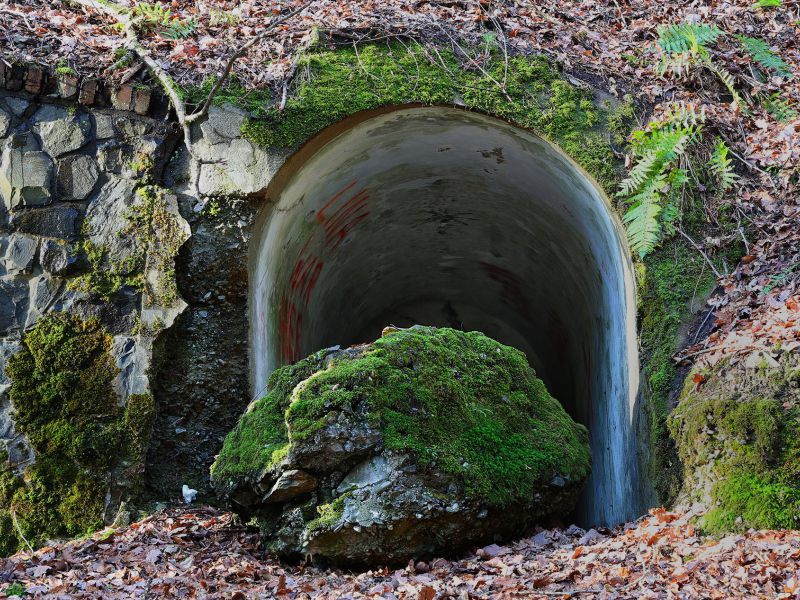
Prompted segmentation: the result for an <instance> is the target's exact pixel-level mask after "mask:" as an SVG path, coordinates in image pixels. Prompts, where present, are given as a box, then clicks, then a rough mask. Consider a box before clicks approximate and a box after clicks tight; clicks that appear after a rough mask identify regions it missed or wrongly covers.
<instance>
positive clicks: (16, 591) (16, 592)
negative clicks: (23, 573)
mask: <svg viewBox="0 0 800 600" xmlns="http://www.w3.org/2000/svg"><path fill="white" fill-rule="evenodd" d="M5 594H6V596H24V595H25V586H24V585H22V584H21V583H12V584H11V585H10V586H8V587H7V588H6V589H5Z"/></svg>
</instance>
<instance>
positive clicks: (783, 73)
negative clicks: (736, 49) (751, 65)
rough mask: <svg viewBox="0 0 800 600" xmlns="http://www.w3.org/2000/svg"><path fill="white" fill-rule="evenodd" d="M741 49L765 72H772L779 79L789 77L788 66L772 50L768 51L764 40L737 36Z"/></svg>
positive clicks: (790, 73)
mask: <svg viewBox="0 0 800 600" xmlns="http://www.w3.org/2000/svg"><path fill="white" fill-rule="evenodd" d="M736 39H738V40H739V41H740V42H741V44H742V48H744V49H745V50H746V51H747V53H748V54H749V55H750V56H751V57H752V58H753V60H754V61H756V62H757V63H758V64H759V65H760V66H761V67H762V68H764V69H766V70H767V71H773V72H774V73H775V74H776V75H778V76H779V77H791V76H792V70H791V68H790V67H789V65H788V64H786V62H785V61H784V60H783V59H782V58H781V57H780V56H778V55H777V54H775V53H774V52H773V51H772V50H770V49H769V44H767V43H766V42H765V41H764V40H760V39H758V38H752V37H747V36H746V35H737V36H736Z"/></svg>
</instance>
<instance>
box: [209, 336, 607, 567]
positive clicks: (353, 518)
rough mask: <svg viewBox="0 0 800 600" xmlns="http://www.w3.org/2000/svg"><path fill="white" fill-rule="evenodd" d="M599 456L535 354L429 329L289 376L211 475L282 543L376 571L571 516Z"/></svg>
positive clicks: (274, 382) (275, 543) (228, 443)
mask: <svg viewBox="0 0 800 600" xmlns="http://www.w3.org/2000/svg"><path fill="white" fill-rule="evenodd" d="M590 461H591V459H590V452H589V445H588V433H587V431H586V429H585V428H584V427H583V426H582V425H579V424H577V423H575V422H574V421H572V420H571V419H570V417H569V416H568V415H567V413H566V412H565V411H564V409H563V408H562V407H561V405H560V404H559V403H558V401H557V400H555V399H554V398H553V397H552V396H550V394H549V393H548V392H547V390H546V388H545V386H544V384H543V383H542V382H541V380H539V379H538V378H536V376H535V373H534V372H533V370H532V369H531V368H530V366H529V365H528V362H527V360H526V358H525V356H524V354H523V353H521V352H519V351H518V350H515V349H513V348H510V347H508V346H504V345H502V344H500V343H498V342H496V341H494V340H492V339H490V338H488V337H486V336H485V335H483V334H481V333H478V332H469V333H465V332H460V331H455V330H453V329H448V328H441V329H436V328H433V327H421V326H416V327H412V328H410V329H404V330H394V331H392V332H391V333H387V334H386V335H385V336H384V337H382V338H380V339H379V340H377V341H375V342H373V343H372V344H365V345H361V346H356V347H353V348H349V349H346V350H338V349H330V350H323V351H320V352H317V353H316V354H313V355H311V356H310V357H308V358H306V359H304V360H301V361H300V362H298V363H296V364H294V365H291V366H286V367H283V368H280V369H278V370H277V371H275V372H274V373H273V375H272V377H271V379H270V386H269V393H268V394H267V396H266V397H264V398H263V399H261V400H258V401H256V402H254V403H253V404H252V405H251V406H250V407H249V409H248V411H247V412H246V413H245V414H244V415H243V416H242V418H241V420H240V421H239V423H238V425H237V426H236V428H235V429H234V430H233V431H232V432H231V433H230V434H229V435H228V437H227V438H226V440H225V443H224V445H223V448H222V451H221V453H220V455H219V457H218V458H217V460H216V462H215V463H214V465H213V467H212V482H213V483H214V485H215V487H216V490H217V491H218V493H219V494H220V495H221V496H223V497H224V498H226V499H227V500H228V501H229V503H230V504H231V505H232V507H233V508H234V509H236V510H237V511H238V512H239V513H240V514H242V515H243V516H244V517H246V518H250V517H254V518H255V519H256V520H257V521H258V523H259V526H260V527H261V530H262V532H263V534H264V535H265V537H266V539H267V541H268V544H269V545H270V547H272V548H273V549H274V550H275V551H277V552H279V553H281V554H284V555H289V556H292V555H295V556H297V555H303V554H310V555H313V556H317V557H320V558H323V559H327V560H331V561H334V562H338V563H341V564H365V563H382V562H396V561H401V560H407V559H408V558H409V557H421V556H428V555H432V554H434V553H447V552H456V551H458V550H460V549H463V548H465V547H468V546H469V545H470V544H475V543H483V542H488V541H492V540H494V539H501V538H506V537H508V536H510V535H513V534H515V533H520V532H521V531H522V530H523V529H524V528H525V527H526V526H527V525H530V524H533V523H534V522H536V521H537V520H539V519H542V518H545V517H548V516H554V515H564V514H566V513H568V512H569V511H570V510H571V508H572V507H573V506H574V504H575V502H576V500H577V494H578V493H579V491H580V490H581V488H582V486H583V483H584V481H585V480H586V478H587V476H588V475H589V471H590Z"/></svg>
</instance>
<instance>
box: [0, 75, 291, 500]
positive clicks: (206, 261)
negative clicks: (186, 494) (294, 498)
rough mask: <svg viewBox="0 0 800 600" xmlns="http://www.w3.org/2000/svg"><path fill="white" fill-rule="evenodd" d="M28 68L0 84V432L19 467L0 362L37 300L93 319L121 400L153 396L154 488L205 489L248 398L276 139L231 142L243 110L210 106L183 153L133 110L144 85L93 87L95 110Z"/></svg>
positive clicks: (169, 126)
mask: <svg viewBox="0 0 800 600" xmlns="http://www.w3.org/2000/svg"><path fill="white" fill-rule="evenodd" d="M25 77H29V76H28V75H27V74H23V75H22V81H23V85H21V86H17V87H18V88H20V89H19V90H18V91H17V90H14V91H8V90H7V91H5V92H3V91H0V200H1V201H2V202H0V443H2V444H3V445H4V446H5V448H6V450H7V452H8V455H9V462H10V463H11V465H12V466H13V467H14V468H16V469H17V470H21V469H23V468H24V467H25V466H26V465H28V464H30V463H31V462H32V461H33V460H35V457H33V456H32V451H31V448H30V446H29V445H28V444H27V443H26V440H25V437H24V436H22V435H19V434H18V433H17V432H16V430H15V428H14V422H13V414H12V407H11V405H10V402H9V399H8V395H7V391H8V388H9V386H10V381H8V379H7V377H6V375H5V366H6V362H7V359H8V358H9V357H10V356H12V355H13V354H14V353H15V352H16V351H17V350H18V348H19V344H20V339H21V336H22V335H23V333H24V332H25V331H26V330H30V328H32V327H33V326H34V325H35V323H36V321H37V319H38V318H40V317H41V316H42V315H43V314H46V313H47V312H50V311H57V312H69V313H73V314H76V315H77V316H78V317H80V318H81V319H84V320H85V319H90V318H97V319H99V321H100V322H101V324H102V326H103V327H104V328H105V330H106V331H108V332H109V333H110V334H112V335H113V340H114V341H113V348H112V353H113V355H114V359H115V361H116V363H117V367H118V368H119V374H118V376H117V379H116V381H115V389H116V390H117V393H118V395H119V400H120V402H121V403H124V402H125V399H126V398H127V397H128V396H129V395H131V394H153V395H154V396H155V400H156V403H157V405H158V406H159V408H160V410H159V411H158V416H157V419H156V422H155V425H154V434H155V435H154V437H153V444H152V448H151V451H150V454H149V458H148V466H147V468H148V474H147V476H146V482H147V487H148V489H149V490H150V492H151V495H152V496H153V497H154V498H159V499H161V498H166V497H172V496H177V495H178V494H179V492H180V489H181V485H182V484H183V483H188V484H189V485H191V486H193V487H195V488H197V489H199V490H201V491H203V490H206V489H207V486H208V466H209V464H210V463H211V461H212V460H213V456H214V454H215V453H216V452H217V451H218V448H219V446H220V445H221V442H222V439H223V437H224V435H225V434H226V433H227V431H228V430H229V429H231V428H232V427H233V425H234V424H235V422H236V419H237V418H238V416H239V415H240V413H241V412H242V410H244V407H245V406H246V405H247V404H248V402H249V401H250V397H249V393H250V392H249V381H248V372H249V365H248V334H247V327H248V325H247V252H248V240H249V235H250V226H251V224H252V222H253V220H254V219H255V216H256V214H257V212H258V207H259V206H260V205H261V204H262V202H263V195H264V191H265V189H266V186H267V184H268V183H269V181H270V179H271V178H272V176H273V175H274V173H275V172H276V171H277V169H278V168H279V167H280V165H281V164H282V163H283V161H284V160H285V158H286V156H287V152H281V151H278V152H266V151H264V150H261V149H260V148H258V147H257V146H255V145H253V144H252V143H250V142H248V141H246V140H244V139H242V138H241V134H240V128H241V125H242V122H243V120H244V118H245V116H244V113H242V112H241V111H239V110H237V109H234V108H232V107H228V108H226V109H224V110H223V109H219V108H216V107H215V108H212V109H211V111H210V115H209V117H208V119H206V120H205V121H204V122H202V123H199V124H197V126H196V127H195V129H194V132H193V133H194V136H195V141H196V143H195V148H196V158H197V159H199V161H201V162H196V161H194V160H192V159H191V158H190V157H189V154H188V152H187V151H186V148H185V146H183V145H182V144H177V143H176V142H178V140H179V139H180V136H179V135H178V134H177V128H176V127H175V125H174V123H173V122H171V121H168V120H165V119H163V118H154V117H151V116H147V115H142V114H137V112H140V113H141V112H147V105H143V104H142V101H141V98H143V97H144V95H143V94H142V93H141V92H139V96H138V97H139V98H140V102H139V104H136V103H135V102H134V101H133V100H131V102H130V103H128V104H125V103H122V101H121V100H120V98H119V91H117V92H114V93H111V94H109V95H106V100H105V102H104V101H103V100H102V97H101V96H100V95H99V94H98V96H97V100H96V101H95V102H94V104H95V105H102V104H104V103H105V104H108V105H109V107H104V108H100V107H97V106H85V105H83V104H82V103H81V102H79V101H77V100H78V97H77V96H75V97H74V98H64V97H63V94H59V93H58V90H55V91H54V92H53V93H52V94H49V95H43V94H41V93H40V94H32V93H30V92H29V91H26V90H28V88H29V87H30V86H26V85H24V82H25V81H26V80H25ZM29 78H30V77H29ZM6 87H7V88H8V87H9V86H8V85H7V86H6ZM11 87H12V88H13V86H11ZM50 87H51V89H52V85H51V86H50ZM79 87H80V86H79ZM31 89H32V88H31ZM46 89H47V88H42V89H41V90H40V92H41V91H46ZM34 91H35V90H34ZM134 96H135V93H134ZM134 96H132V98H133V97H134ZM153 97H155V95H153ZM149 98H150V96H148V104H149ZM134 99H135V98H134ZM154 105H155V106H156V110H152V109H151V112H155V113H158V112H159V111H158V110H157V107H158V104H157V103H154ZM115 107H117V108H115ZM119 108H127V109H131V110H118V109H119ZM133 109H136V110H133ZM153 194H156V195H157V196H158V197H159V198H160V200H159V201H160V202H161V203H162V204H163V208H164V209H165V210H166V213H167V214H168V216H169V218H170V219H172V221H173V222H174V223H173V229H175V230H176V231H177V233H176V232H175V231H173V232H172V234H173V235H172V236H171V237H172V238H176V237H177V242H178V243H174V244H173V245H174V247H173V248H168V249H167V250H168V251H167V252H166V256H165V253H164V249H163V246H164V245H165V244H166V242H165V241H164V238H165V237H167V238H169V237H170V236H169V235H165V233H164V232H161V231H156V230H155V229H154V228H155V225H153V223H155V222H156V221H157V219H155V218H153V217H152V215H149V216H148V215H146V216H147V217H148V218H149V219H150V223H145V224H144V229H143V223H142V213H143V211H146V210H151V209H150V208H147V207H148V206H149V204H148V202H150V203H152V197H153ZM222 195H224V196H225V199H224V201H219V200H214V199H212V198H219V197H220V196H222ZM148 227H149V228H150V231H146V229H147V228H148ZM190 238H191V239H190ZM187 240H189V241H188V242H187ZM173 241H174V240H173ZM179 251H180V252H179ZM159 257H160V259H159ZM173 285H174V286H175V291H176V292H177V293H166V292H165V291H164V290H165V289H166V288H170V286H173ZM170 289H171V288H170ZM184 299H185V300H186V302H188V306H187V304H186V302H185V301H184ZM179 315H180V316H179ZM176 317H177V321H176ZM173 323H174V325H173ZM154 358H155V361H156V364H155V365H153V364H152V363H153V359H154Z"/></svg>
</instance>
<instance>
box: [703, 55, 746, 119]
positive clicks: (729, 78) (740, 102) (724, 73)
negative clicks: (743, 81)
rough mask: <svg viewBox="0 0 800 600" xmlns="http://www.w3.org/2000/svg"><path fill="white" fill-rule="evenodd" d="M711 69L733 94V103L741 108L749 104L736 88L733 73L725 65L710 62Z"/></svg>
mask: <svg viewBox="0 0 800 600" xmlns="http://www.w3.org/2000/svg"><path fill="white" fill-rule="evenodd" d="M707 66H708V68H709V70H710V71H711V72H712V73H714V74H715V75H716V76H717V77H719V79H720V81H721V82H722V84H723V85H724V86H725V88H726V89H727V90H728V93H729V94H730V95H731V98H732V99H733V103H734V104H735V105H736V106H738V107H739V108H742V107H745V106H746V105H747V104H746V103H745V101H744V98H742V96H741V94H739V92H738V90H737V89H736V84H735V82H734V80H733V75H731V74H730V72H729V71H728V70H727V69H725V68H724V67H720V66H718V65H715V64H714V63H708V65H707Z"/></svg>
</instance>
